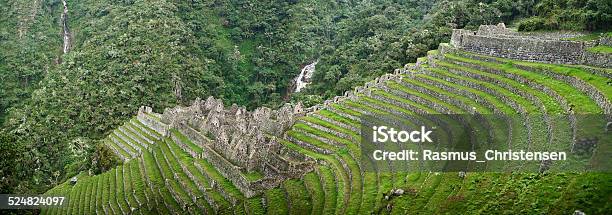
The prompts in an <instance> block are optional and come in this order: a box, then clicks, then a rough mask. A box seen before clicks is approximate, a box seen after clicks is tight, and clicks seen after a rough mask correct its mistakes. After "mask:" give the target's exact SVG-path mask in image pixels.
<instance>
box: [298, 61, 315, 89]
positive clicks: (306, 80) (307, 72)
mask: <svg viewBox="0 0 612 215" xmlns="http://www.w3.org/2000/svg"><path fill="white" fill-rule="evenodd" d="M317 63H319V61H318V60H317V61H315V62H313V63H311V64H308V65H306V66H305V67H304V68H302V71H301V72H300V75H298V77H296V78H295V79H294V82H295V92H296V93H297V92H300V91H301V90H302V89H304V88H305V87H306V85H308V84H310V78H311V77H312V74H313V73H314V71H315V66H316V65H317Z"/></svg>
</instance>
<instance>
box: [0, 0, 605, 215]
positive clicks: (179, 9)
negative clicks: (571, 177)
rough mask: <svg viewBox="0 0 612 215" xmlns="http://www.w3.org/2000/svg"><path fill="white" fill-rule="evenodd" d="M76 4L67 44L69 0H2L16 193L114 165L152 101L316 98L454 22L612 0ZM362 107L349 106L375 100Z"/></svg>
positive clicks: (588, 25) (1, 42)
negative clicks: (65, 46)
mask: <svg viewBox="0 0 612 215" xmlns="http://www.w3.org/2000/svg"><path fill="white" fill-rule="evenodd" d="M534 6H535V9H534ZM68 7H69V16H68V17H69V19H68V25H69V26H70V30H71V33H72V37H73V40H72V44H71V47H72V48H71V51H70V52H69V53H67V54H63V53H62V51H61V47H62V37H61V34H60V32H61V26H60V25H59V23H60V14H61V12H62V8H63V5H62V1H59V0H41V1H25V0H18V1H9V0H0V13H1V14H3V15H2V16H0V124H2V126H1V127H0V149H2V151H0V153H1V154H2V155H3V156H2V158H4V159H3V160H2V166H1V167H0V168H2V172H0V176H2V178H3V179H2V180H1V181H0V191H2V192H3V193H6V192H14V193H29V192H37V193H40V192H43V191H45V190H47V189H49V188H50V187H53V186H55V185H57V184H58V183H61V182H62V181H65V180H66V179H68V178H69V177H71V176H73V175H76V174H78V173H79V172H82V171H87V170H92V171H93V172H94V173H101V172H106V171H108V170H110V169H111V168H113V167H115V166H116V164H117V163H120V161H118V160H117V159H116V158H115V157H114V156H112V153H113V152H112V151H111V149H109V147H108V145H111V146H112V145H113V144H114V143H109V141H108V139H106V140H103V139H104V138H105V137H107V135H108V134H110V132H111V131H112V129H114V128H117V127H119V126H120V125H122V124H123V123H124V122H126V121H127V120H129V118H130V117H131V116H133V114H134V113H135V112H136V111H137V109H138V107H140V106H142V105H148V106H151V107H153V108H154V109H155V110H156V111H157V112H161V111H163V109H164V108H167V107H173V106H175V105H185V104H189V103H190V102H191V101H193V100H194V99H195V98H196V97H201V98H205V97H207V96H210V95H213V96H215V97H217V98H221V99H223V100H224V102H226V103H227V104H231V103H237V104H239V105H244V106H247V107H248V108H249V109H253V108H255V107H259V106H270V107H278V106H279V105H280V104H282V103H284V102H286V101H303V102H305V104H306V105H307V106H310V105H314V104H318V103H320V102H321V101H322V99H326V98H330V97H333V96H335V95H338V94H340V93H342V92H344V91H346V90H349V89H351V88H353V87H355V86H357V85H360V84H362V83H364V82H366V81H368V80H370V79H372V78H374V77H377V76H379V75H381V74H383V73H388V72H391V71H393V69H396V68H399V67H401V66H403V65H404V64H405V63H408V62H414V61H415V60H416V58H417V57H422V56H423V55H425V53H426V52H427V51H428V50H430V49H433V48H435V47H437V45H438V44H439V43H440V42H444V41H447V40H448V37H449V36H450V33H451V29H453V28H476V27H477V26H478V25H480V24H494V23H497V22H500V21H503V22H512V21H513V20H516V19H523V18H525V20H524V21H523V22H520V24H519V28H520V29H522V30H539V29H574V30H583V29H586V30H601V29H608V28H609V24H607V23H609V22H606V20H609V19H610V18H609V14H610V13H609V10H610V3H609V2H606V1H587V2H585V3H582V2H574V1H567V2H560V3H555V1H546V0H545V1H510V0H487V1H476V0H457V1H429V0H411V1H395V0H376V1H320V0H300V1H281V0H274V1H246V0H214V1H213V0H205V1H172V0H154V1H141V0H125V1H112V0H101V1H92V0H85V1H68ZM547 8H552V9H547ZM566 11H570V12H572V13H570V15H565V12H566ZM576 11H577V12H576ZM576 14H578V15H576ZM585 14H586V15H585ZM534 15H535V16H537V17H535V18H530V17H532V16H534ZM534 20H535V21H534ZM530 22H535V24H533V25H535V26H536V27H529V26H530V25H531V24H529V23H530ZM540 22H541V23H540ZM524 23H527V24H524ZM560 23H569V24H567V25H565V24H560ZM521 26H527V27H521ZM593 51H599V52H601V51H604V52H606V51H608V50H607V49H605V48H603V49H602V48H598V49H596V50H593ZM317 60H318V61H319V64H317V68H316V70H317V72H316V73H315V74H314V76H313V78H312V82H313V83H312V84H311V85H310V87H309V88H307V89H306V90H305V91H303V92H300V93H294V94H292V93H291V91H292V90H291V89H292V79H293V78H294V77H295V76H296V75H297V74H298V73H299V70H300V68H301V67H302V66H303V65H305V64H309V63H311V62H313V61H317ZM350 105H351V106H342V107H338V109H339V110H340V109H341V110H342V111H344V112H345V114H356V111H355V110H353V109H357V108H368V106H367V105H365V104H362V103H353V104H350ZM320 114H321V115H322V116H326V117H329V118H332V119H334V120H339V121H340V122H342V123H346V124H347V125H352V126H356V125H357V124H358V122H355V121H354V120H351V119H347V118H342V117H341V115H340V114H337V113H335V112H324V111H323V112H321V113H320ZM306 120H308V119H306ZM310 120H311V122H313V123H321V124H322V126H329V125H328V124H325V123H324V122H321V120H317V119H310ZM302 129H303V130H307V131H311V132H313V133H315V134H317V131H313V130H312V129H310V130H309V129H308V128H306V127H302ZM337 130H338V131H346V129H343V128H337ZM295 134H296V136H297V137H300V138H302V139H308V140H309V139H312V138H309V137H307V136H304V135H301V134H300V133H298V132H295ZM319 134H320V133H319ZM349 135H353V136H355V134H353V133H350V134H349ZM324 136H329V135H324ZM313 142H314V141H313ZM338 142H343V141H338ZM343 144H346V143H343ZM346 145H348V146H347V147H346V148H349V149H350V150H352V151H355V148H357V147H356V146H355V145H351V144H346ZM320 146H323V147H328V148H331V147H329V146H324V145H320ZM346 148H340V149H341V150H346ZM121 153H123V154H122V155H123V156H129V154H128V152H126V151H121ZM10 164H16V165H10ZM203 164H206V163H203ZM328 171H329V170H328ZM324 172H325V171H324ZM325 173H327V172H325ZM331 174H347V173H346V172H336V170H334V172H333V173H331ZM352 174H354V173H352ZM248 176H249V177H251V178H253V179H257V178H258V177H259V176H258V175H248ZM326 176H329V175H326ZM103 180H109V179H108V178H104V179H103ZM306 185H307V186H308V185H309V184H306ZM323 188H324V189H326V190H328V189H332V188H337V189H340V188H342V189H351V188H350V187H349V186H348V185H344V184H340V185H338V187H333V186H330V185H329V184H324V186H323ZM151 192H153V191H151ZM338 196H340V197H341V198H346V199H350V198H356V197H354V196H353V197H350V196H343V193H339V194H338ZM218 197H219V196H216V198H218ZM271 197H273V196H271ZM347 201H348V200H347ZM363 204H365V203H363ZM253 205H257V204H256V202H255V203H253ZM328 205H331V206H329V207H333V206H336V203H334V204H332V203H329V202H325V206H326V207H325V208H324V210H325V211H329V210H332V209H330V208H328ZM357 205H358V203H356V202H351V208H352V210H354V208H355V207H357ZM338 207H340V206H338Z"/></svg>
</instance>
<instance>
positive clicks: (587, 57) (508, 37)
mask: <svg viewBox="0 0 612 215" xmlns="http://www.w3.org/2000/svg"><path fill="white" fill-rule="evenodd" d="M581 35H582V34H581V33H575V32H535V33H533V32H530V33H523V32H516V31H514V30H512V29H509V28H506V26H505V25H504V24H503V23H499V24H497V25H481V26H480V27H479V28H478V30H477V31H470V30H465V29H454V30H453V34H452V36H451V41H450V43H451V45H453V46H454V47H456V48H459V49H463V50H465V51H469V52H474V53H479V54H485V55H492V56H496V57H503V58H510V59H517V60H526V61H536V62H546V63H559V64H584V65H591V66H597V67H605V68H611V67H612V54H606V53H593V52H589V51H587V49H588V48H591V47H594V46H597V45H610V41H611V40H612V39H611V38H609V37H604V38H601V39H599V40H597V41H570V40H567V39H569V38H572V37H576V36H581Z"/></svg>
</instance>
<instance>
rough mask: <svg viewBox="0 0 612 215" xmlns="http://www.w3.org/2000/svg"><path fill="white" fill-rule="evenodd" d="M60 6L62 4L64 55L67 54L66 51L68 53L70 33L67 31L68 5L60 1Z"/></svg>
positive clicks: (64, 0) (64, 1)
mask: <svg viewBox="0 0 612 215" xmlns="http://www.w3.org/2000/svg"><path fill="white" fill-rule="evenodd" d="M62 4H64V12H62V16H61V19H62V32H63V36H64V48H63V52H64V54H66V53H68V51H70V31H69V29H68V4H67V3H66V0H62Z"/></svg>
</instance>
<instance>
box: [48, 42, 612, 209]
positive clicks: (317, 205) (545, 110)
mask: <svg viewBox="0 0 612 215" xmlns="http://www.w3.org/2000/svg"><path fill="white" fill-rule="evenodd" d="M474 34H475V33H474ZM495 37H498V38H503V36H495ZM454 38H455V37H454ZM483 41H486V40H483ZM525 41H527V40H525ZM464 42H465V41H464ZM527 42H529V41H527ZM453 45H457V46H453ZM453 45H449V44H441V45H440V48H439V50H433V51H430V52H429V53H428V56H427V57H426V58H421V59H419V60H418V61H417V64H415V65H407V66H406V69H402V70H398V71H396V73H395V74H386V75H383V76H381V77H379V78H377V79H376V80H374V81H371V82H368V83H366V85H365V86H363V87H358V88H357V89H355V90H354V91H348V92H347V93H345V96H340V97H336V98H334V99H332V100H328V101H326V102H325V103H324V104H320V105H317V106H314V107H312V108H307V109H301V108H299V106H298V107H294V108H293V109H292V111H287V112H285V113H286V114H287V115H285V116H286V117H287V118H288V119H287V120H286V121H285V119H281V118H279V117H278V116H282V115H274V114H272V115H270V114H263V113H267V112H266V111H263V110H262V109H259V110H255V111H254V112H252V113H249V114H252V115H253V116H260V114H261V115H263V116H266V117H264V119H268V118H269V119H272V120H279V121H283V122H292V123H291V124H292V126H291V127H290V128H288V129H283V131H282V133H274V132H269V133H266V132H265V131H276V130H275V129H274V128H265V129H264V128H261V132H263V133H266V137H265V140H267V143H270V145H275V144H278V145H280V146H279V147H280V148H279V151H278V153H281V152H282V154H277V155H282V156H280V158H282V159H281V160H284V162H285V163H286V164H287V165H288V166H295V165H303V164H306V163H309V161H315V162H316V163H311V165H313V166H312V167H313V169H312V171H308V170H307V168H305V171H304V172H302V173H296V174H290V176H289V177H287V178H283V181H282V182H281V183H279V184H277V186H276V187H275V188H271V189H259V190H258V191H257V192H254V193H251V192H245V187H247V188H248V187H249V186H250V184H257V183H259V182H261V181H264V180H266V179H267V178H271V177H272V178H273V177H278V175H279V174H280V172H282V171H280V170H279V169H276V168H272V167H278V165H274V164H270V161H269V160H268V161H263V162H262V163H257V164H256V165H260V166H262V167H261V168H262V169H258V168H259V166H257V168H247V167H244V166H248V165H247V164H240V163H236V162H237V161H239V160H240V157H239V158H238V160H236V159H237V158H235V157H233V156H235V155H236V154H240V153H241V151H240V150H237V151H225V150H222V149H223V148H219V146H217V144H218V143H221V142H225V143H227V144H229V145H227V146H221V147H234V146H235V147H238V149H242V148H241V147H239V146H242V145H241V144H240V141H238V143H236V142H235V141H228V140H227V138H228V137H230V139H231V138H234V139H236V137H232V136H231V133H230V135H228V136H224V135H221V136H217V135H216V134H220V133H218V132H220V131H221V133H222V131H224V130H223V129H224V127H223V126H219V127H221V128H220V129H221V130H220V131H219V130H216V129H217V127H215V126H212V127H211V126H210V125H211V123H212V125H218V123H219V122H223V121H224V120H226V119H227V118H223V117H219V116H218V115H216V114H215V113H222V112H223V111H222V109H223V107H219V108H217V109H215V107H217V106H214V107H206V108H203V107H204V106H208V105H203V104H202V103H199V102H197V103H194V105H192V106H190V107H177V108H175V109H167V110H166V111H164V113H163V114H157V113H153V112H150V111H147V109H146V108H144V109H141V111H140V112H139V114H138V116H137V117H135V118H134V119H132V120H130V121H129V122H127V123H126V124H124V125H123V126H121V127H120V128H118V129H116V130H114V131H113V133H112V134H111V135H109V136H108V137H107V139H106V140H105V143H106V146H107V147H108V148H110V149H111V150H112V151H114V152H115V154H116V156H117V157H119V158H120V159H121V160H123V164H121V165H119V166H117V167H115V168H114V169H112V170H110V171H107V172H105V173H102V174H99V175H89V174H87V173H82V174H80V175H78V176H77V178H78V180H77V181H76V183H75V184H71V182H66V183H64V184H62V185H60V186H57V187H55V188H53V189H51V190H50V191H48V192H47V194H54V195H66V196H69V197H70V199H71V201H70V205H69V206H68V207H64V208H61V209H50V210H44V211H43V214H88V213H106V214H109V213H111V214H130V213H137V214H151V213H160V214H167V213H185V214H187V213H189V214H201V213H228V214H230V213H234V214H287V213H289V214H370V213H384V214H406V213H432V214H440V213H451V214H454V213H456V211H457V210H458V211H462V212H464V213H466V214H473V213H481V214H490V213H500V212H502V213H513V214H516V213H519V214H520V213H544V214H568V213H573V212H574V211H575V210H580V211H583V212H585V213H587V214H610V213H611V212H612V204H610V199H611V198H612V196H611V194H610V193H612V184H611V183H612V174H610V173H597V172H592V173H572V172H565V173H559V172H551V173H548V172H547V169H549V168H550V169H551V170H554V169H555V168H562V167H556V166H555V165H554V164H547V165H546V168H545V169H543V170H542V169H541V171H540V173H521V172H513V173H486V172H485V173H479V172H467V173H457V172H427V171H425V172H410V173H408V172H402V171H397V172H383V171H371V170H369V171H368V170H366V167H365V166H364V165H367V164H364V163H363V162H361V159H360V156H361V150H362V149H361V148H360V142H361V140H360V138H361V136H360V132H361V121H360V117H362V116H364V115H372V116H379V115H385V114H390V115H396V116H405V117H413V118H414V120H415V122H416V121H418V122H423V123H426V124H431V123H434V124H435V122H437V121H436V120H442V121H444V120H451V121H452V120H454V119H445V118H444V117H440V118H439V119H431V118H423V117H422V116H423V115H422V114H438V115H439V114H451V115H452V114H468V115H491V114H504V115H510V116H527V117H528V118H529V119H537V118H530V116H545V117H543V118H541V119H542V120H540V121H537V120H527V121H525V122H523V123H518V124H515V125H514V126H512V127H511V129H509V130H503V129H507V128H506V127H495V126H496V125H497V124H496V123H495V122H493V121H488V120H487V119H484V120H483V121H478V122H470V123H471V124H470V125H471V126H475V127H479V126H480V127H479V128H480V129H483V130H489V131H490V132H481V133H479V134H477V135H480V136H481V137H482V138H485V139H486V138H489V137H487V136H488V135H492V133H495V134H497V135H498V136H495V137H503V138H507V139H508V141H510V140H512V141H516V142H517V143H524V144H533V146H534V147H538V146H547V147H551V148H556V149H564V150H567V151H570V149H571V150H572V151H573V149H575V145H576V144H577V143H580V144H582V142H581V141H582V140H580V139H579V140H576V138H577V137H578V135H579V134H580V133H581V132H585V130H586V132H589V131H596V132H603V131H602V130H603V129H604V128H605V124H606V122H607V121H609V120H610V118H609V117H610V110H611V107H612V106H611V103H610V100H611V99H612V91H611V88H610V83H611V81H610V80H611V77H612V71H611V70H610V69H609V68H600V67H592V66H584V65H566V64H563V65H562V64H549V63H536V62H527V61H520V60H515V59H509V58H497V57H493V56H487V55H481V54H477V53H474V52H466V51H464V49H469V48H468V46H467V45H468V44H467V43H459V44H457V41H456V40H454V41H453ZM518 45H520V44H518ZM489 47H490V46H489ZM517 50H518V49H517ZM474 51H476V52H478V50H474ZM491 53H494V54H499V53H498V52H491ZM509 57H512V58H515V57H516V58H521V56H516V55H512V56H509ZM607 59H610V58H609V55H608V57H607ZM536 60H537V59H536ZM540 60H546V59H544V58H541V59H540ZM588 62H591V61H588ZM207 101H212V100H211V99H209V100H207ZM239 109H240V108H237V107H232V108H230V110H232V112H231V113H238V114H236V115H235V117H236V119H238V115H240V114H242V113H243V112H241V111H239ZM287 110H289V109H287ZM190 111H192V112H190ZM215 111H216V112H215ZM181 113H186V114H184V115H182V114H181ZM249 114H247V115H248V116H250V115H249ZM578 114H598V115H599V116H602V117H599V118H598V120H596V121H591V122H590V123H593V124H592V125H586V124H583V123H585V122H581V121H580V120H571V116H574V115H578ZM556 115H567V116H570V120H560V121H557V120H552V118H548V117H546V116H556ZM232 117H234V116H232ZM232 117H230V118H231V119H233V118H232ZM293 117H295V118H293ZM247 119H248V118H247ZM257 119H259V118H257V117H256V118H254V120H253V121H257V122H259V121H258V120H257ZM380 120H383V119H382V118H381V119H380ZM263 121H265V120H263ZM215 123H217V124H215ZM238 127H239V126H238ZM281 127H282V126H281ZM580 128H582V129H580ZM449 129H450V130H452V129H453V128H449ZM247 130H249V129H247ZM234 132H237V131H234ZM194 137H196V138H194ZM449 137H450V136H449ZM491 137H493V136H491ZM238 139H240V138H238ZM609 143H610V139H609V136H603V139H600V140H599V142H598V146H597V147H599V148H598V152H599V153H604V154H603V155H601V154H599V156H608V155H609V154H605V153H606V152H609ZM253 144H258V143H253ZM249 147H253V146H249ZM249 147H247V148H246V151H248V149H249ZM607 147H608V148H607ZM607 150H608V151H607ZM275 153H276V152H275ZM247 154H249V153H247ZM213 155H214V156H213ZM219 156H220V157H219ZM213 158H214V159H213ZM270 160H273V159H270ZM224 162H225V164H224ZM389 168H392V169H393V168H401V167H398V166H395V167H394V166H390V167H389ZM540 168H541V167H540ZM235 170H238V171H237V172H236V171H235ZM262 170H263V171H262ZM271 170H274V171H271ZM236 174H238V176H236ZM291 176H292V177H291ZM398 189H401V190H402V192H401V193H399V192H395V191H397V190H398Z"/></svg>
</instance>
